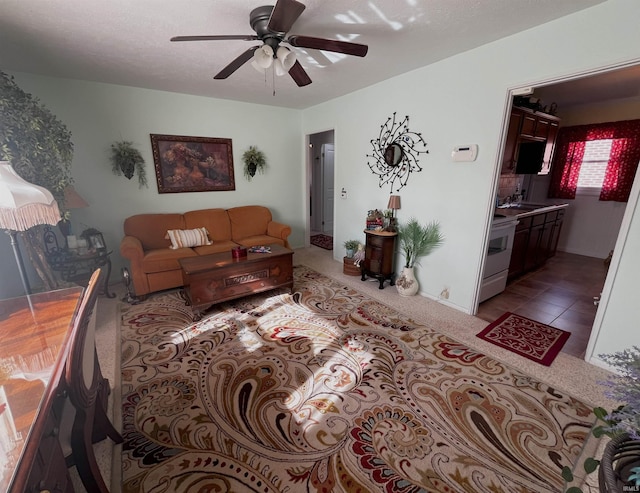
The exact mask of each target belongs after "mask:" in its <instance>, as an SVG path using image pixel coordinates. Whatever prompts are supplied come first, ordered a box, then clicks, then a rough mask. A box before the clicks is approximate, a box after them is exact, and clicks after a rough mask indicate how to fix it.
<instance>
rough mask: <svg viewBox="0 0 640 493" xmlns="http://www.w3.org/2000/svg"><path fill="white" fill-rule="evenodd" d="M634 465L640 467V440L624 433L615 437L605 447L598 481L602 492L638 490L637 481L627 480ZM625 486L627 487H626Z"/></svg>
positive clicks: (612, 492)
mask: <svg viewBox="0 0 640 493" xmlns="http://www.w3.org/2000/svg"><path fill="white" fill-rule="evenodd" d="M633 467H640V440H635V439H633V438H631V437H629V435H627V434H626V433H625V434H622V435H619V436H617V437H614V438H613V439H612V440H611V441H610V442H609V443H607V446H606V447H605V449H604V452H603V454H602V460H601V461H600V468H599V470H598V482H599V486H600V491H601V492H602V493H614V492H616V493H617V492H620V491H637V490H636V489H634V488H636V486H635V481H627V479H628V478H629V475H630V474H632V472H631V469H632V468H633ZM625 487H627V488H626V489H625Z"/></svg>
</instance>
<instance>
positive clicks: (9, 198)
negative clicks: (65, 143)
mask: <svg viewBox="0 0 640 493" xmlns="http://www.w3.org/2000/svg"><path fill="white" fill-rule="evenodd" d="M58 221H60V211H59V210H58V204H57V203H56V201H55V199H54V198H53V195H51V192H49V190H47V189H46V188H44V187H40V186H38V185H34V184H33V183H29V182H28V181H25V180H24V179H23V178H21V177H20V176H19V175H18V174H17V173H16V172H15V170H14V169H13V168H12V167H11V165H10V164H9V163H7V162H0V228H2V229H8V230H11V231H26V230H27V229H29V228H32V227H33V226H37V225H38V224H51V225H52V226H54V225H56V224H58Z"/></svg>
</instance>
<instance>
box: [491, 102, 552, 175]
mask: <svg viewBox="0 0 640 493" xmlns="http://www.w3.org/2000/svg"><path fill="white" fill-rule="evenodd" d="M559 125H560V119H559V118H558V117H556V116H553V115H547V114H546V113H539V112H536V111H533V110H531V109H529V108H520V107H518V106H514V107H513V108H512V109H511V114H510V118H509V125H508V128H507V139H506V142H505V147H504V152H503V155H502V166H501V174H513V173H515V172H517V171H516V170H517V168H518V159H519V158H520V157H522V158H524V157H525V153H524V152H521V150H523V149H524V148H527V151H528V152H527V156H530V153H531V152H530V151H531V150H535V152H537V150H536V149H537V147H536V146H540V147H543V148H544V149H543V151H541V152H540V154H537V156H538V158H537V159H539V162H540V163H541V164H540V166H539V167H536V170H537V171H536V172H538V173H539V174H548V173H549V171H550V170H551V159H552V157H553V150H554V148H555V143H556V137H557V135H558V128H559ZM532 143H537V144H535V145H532ZM529 172H530V171H527V173H529Z"/></svg>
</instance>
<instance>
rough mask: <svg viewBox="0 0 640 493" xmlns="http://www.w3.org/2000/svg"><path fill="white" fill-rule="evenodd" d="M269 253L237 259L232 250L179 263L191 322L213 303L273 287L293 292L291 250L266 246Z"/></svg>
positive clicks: (254, 254)
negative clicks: (191, 312) (190, 312)
mask: <svg viewBox="0 0 640 493" xmlns="http://www.w3.org/2000/svg"><path fill="white" fill-rule="evenodd" d="M268 246H269V247H270V248H271V253H251V252H249V253H247V256H246V258H240V259H236V258H233V256H232V255H231V251H228V252H223V253H214V254H211V255H202V256H198V257H188V258H184V259H182V260H180V266H181V268H182V280H183V285H184V295H185V298H186V300H187V304H188V305H191V308H192V310H193V312H194V320H199V319H200V318H202V314H203V313H204V312H205V311H206V310H207V309H208V308H210V307H211V306H212V305H214V304H216V303H221V302H223V301H229V300H234V299H237V298H242V297H243V296H248V295H250V294H256V293H261V292H263V291H268V290H271V289H276V288H289V290H290V292H291V291H292V290H293V250H289V249H288V248H285V247H283V246H280V245H268Z"/></svg>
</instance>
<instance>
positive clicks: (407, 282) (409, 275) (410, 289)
mask: <svg viewBox="0 0 640 493" xmlns="http://www.w3.org/2000/svg"><path fill="white" fill-rule="evenodd" d="M413 269H414V268H413V267H403V269H402V274H400V277H398V279H396V289H397V290H398V294H399V295H400V296H414V295H415V294H416V293H417V292H418V290H419V289H420V285H419V284H418V280H417V279H416V276H415V272H414V270H413Z"/></svg>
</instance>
